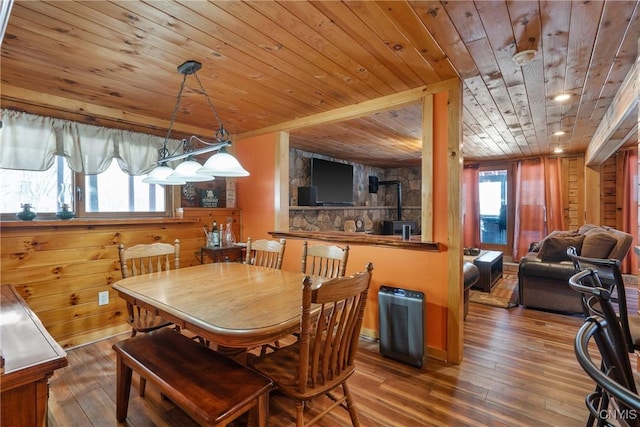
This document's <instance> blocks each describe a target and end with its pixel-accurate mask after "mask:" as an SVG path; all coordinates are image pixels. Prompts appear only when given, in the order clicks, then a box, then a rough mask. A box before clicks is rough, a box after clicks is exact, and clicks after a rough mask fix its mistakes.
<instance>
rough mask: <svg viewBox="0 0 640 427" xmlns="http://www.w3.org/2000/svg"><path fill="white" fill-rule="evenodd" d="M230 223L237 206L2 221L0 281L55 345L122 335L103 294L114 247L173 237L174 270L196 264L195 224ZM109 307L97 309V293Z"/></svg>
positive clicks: (121, 323)
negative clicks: (164, 214) (174, 213)
mask: <svg viewBox="0 0 640 427" xmlns="http://www.w3.org/2000/svg"><path fill="white" fill-rule="evenodd" d="M227 217H231V218H233V220H234V232H235V235H236V238H237V239H238V240H239V241H240V240H241V239H242V238H243V236H242V235H241V229H242V215H241V212H240V210H239V209H204V208H203V209H199V208H185V209H184V219H182V220H180V219H132V220H110V221H107V220H102V221H100V220H82V219H74V220H71V221H68V222H66V221H65V222H62V221H33V222H19V221H10V222H2V223H0V231H1V233H2V240H1V242H0V251H1V252H0V261H1V263H0V274H1V281H2V284H11V285H13V286H14V287H15V288H16V289H17V291H18V292H19V293H20V295H21V296H22V297H23V298H24V300H25V301H26V302H27V304H28V305H29V306H30V307H31V309H32V310H33V311H34V312H35V313H36V314H37V315H38V317H39V318H40V320H41V321H42V323H43V324H44V326H45V328H47V330H48V331H49V333H50V334H51V336H52V337H53V338H54V339H55V340H56V341H57V342H58V343H59V344H60V345H62V346H63V347H65V348H68V347H73V346H76V345H80V344H84V343H87V342H91V341H94V340H97V339H101V338H104V337H106V336H109V335H112V334H115V333H119V332H123V331H126V330H128V325H127V323H126V319H125V316H126V308H125V305H124V302H123V301H122V300H121V299H120V298H118V296H117V294H116V293H115V292H114V291H113V290H112V289H111V284H112V283H114V282H115V281H117V280H119V279H120V278H121V274H120V265H119V262H118V250H117V247H118V245H119V244H120V243H123V244H124V245H126V246H131V245H135V244H140V243H153V242H173V241H174V240H175V239H176V238H177V239H180V242H181V247H180V258H181V261H180V266H181V267H187V266H191V265H196V264H199V263H200V261H199V259H198V258H197V256H196V253H197V254H199V253H200V247H202V245H203V244H204V242H205V236H204V232H203V229H202V227H203V225H207V227H210V226H211V223H212V221H213V220H214V219H215V220H216V221H218V223H225V222H226V218H227ZM101 291H109V304H107V305H102V306H100V305H98V292H101Z"/></svg>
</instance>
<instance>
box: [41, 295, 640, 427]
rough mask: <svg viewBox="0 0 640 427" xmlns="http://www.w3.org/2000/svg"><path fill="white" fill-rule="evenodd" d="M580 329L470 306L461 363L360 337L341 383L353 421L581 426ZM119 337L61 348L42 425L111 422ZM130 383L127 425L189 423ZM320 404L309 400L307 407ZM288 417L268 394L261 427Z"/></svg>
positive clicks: (332, 417)
mask: <svg viewBox="0 0 640 427" xmlns="http://www.w3.org/2000/svg"><path fill="white" fill-rule="evenodd" d="M628 295H630V299H633V301H630V305H631V307H632V308H633V309H636V307H637V288H635V287H634V288H629V290H628ZM581 323H582V319H581V318H579V317H571V316H564V315H560V314H554V313H545V312H541V311H535V310H529V309H523V308H522V307H516V308H512V309H508V310H507V309H502V308H495V307H489V306H484V305H479V304H473V303H472V304H471V306H470V313H469V316H468V317H467V320H466V322H465V349H464V350H465V358H464V361H463V362H462V363H461V364H460V365H449V364H446V363H443V362H439V361H437V360H433V359H429V360H428V361H427V363H426V365H425V366H424V367H423V368H422V369H418V368H415V367H412V366H409V365H405V364H402V363H400V362H396V361H394V360H391V359H387V358H384V357H382V356H381V355H380V353H379V351H378V344H377V343H376V342H372V341H369V340H361V347H360V350H359V353H358V365H357V370H356V373H355V374H354V376H353V377H352V378H351V379H350V385H351V390H352V393H353V394H354V399H355V401H356V405H357V407H358V411H359V415H360V420H361V422H362V425H364V426H480V425H486V426H565V427H569V426H583V425H584V424H585V421H586V419H587V409H586V408H585V404H584V397H585V395H586V394H587V393H588V392H590V391H592V390H593V388H594V385H593V383H592V381H591V380H590V379H589V378H588V377H587V375H586V374H585V373H584V372H583V370H582V369H581V368H580V366H579V365H578V363H577V361H576V358H575V356H574V352H573V339H574V336H575V333H576V331H577V329H578V327H579V326H580V324H581ZM126 337H127V334H125V335H120V336H117V337H113V338H110V339H107V340H103V341H100V342H97V343H94V344H90V345H87V346H84V347H80V348H76V349H73V350H70V351H68V357H69V366H68V367H66V368H64V369H61V370H58V371H56V373H55V374H54V376H53V377H52V378H51V380H50V385H51V386H50V396H49V426H50V427H57V426H113V425H115V424H117V423H116V421H115V380H116V378H115V355H114V352H113V350H112V349H111V346H112V344H113V343H114V342H116V341H117V340H120V339H124V338H126ZM632 357H633V360H632V364H633V366H634V369H635V366H636V361H635V356H632ZM137 386H138V378H137V375H134V390H132V392H131V402H130V406H129V417H128V419H127V424H126V425H129V426H136V427H139V426H153V425H156V426H180V427H184V426H193V425H195V423H194V422H193V421H192V420H191V419H190V418H189V417H188V416H187V415H186V414H184V413H183V412H182V411H181V410H180V409H178V408H175V407H174V406H173V405H172V404H171V403H170V402H168V401H166V400H163V399H162V398H161V397H160V395H159V393H158V392H157V390H155V389H154V387H153V386H152V385H150V384H149V385H147V394H146V396H145V397H144V398H140V397H139V396H138V393H137ZM194 398H197V396H194ZM323 405H324V402H323V401H321V400H317V401H314V402H313V404H312V410H318V409H320V408H321V407H322V406H323ZM293 412H294V411H293V405H292V404H291V403H290V401H288V400H287V399H285V398H284V397H282V396H277V395H276V396H272V399H271V416H270V419H269V422H270V424H269V425H271V426H290V425H293V424H294V423H293V421H292V420H293V419H294V418H293V417H292V416H293ZM123 425H125V424H123ZM318 425H321V426H329V427H333V426H345V425H350V423H349V419H348V415H347V413H346V411H343V410H340V409H337V410H334V411H333V412H332V413H330V414H329V415H328V416H326V417H325V418H324V420H323V421H322V422H321V423H319V424H318Z"/></svg>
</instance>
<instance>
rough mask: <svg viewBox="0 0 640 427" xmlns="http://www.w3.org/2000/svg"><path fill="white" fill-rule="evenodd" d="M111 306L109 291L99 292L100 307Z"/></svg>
mask: <svg viewBox="0 0 640 427" xmlns="http://www.w3.org/2000/svg"><path fill="white" fill-rule="evenodd" d="M107 304H109V291H102V292H98V305H107Z"/></svg>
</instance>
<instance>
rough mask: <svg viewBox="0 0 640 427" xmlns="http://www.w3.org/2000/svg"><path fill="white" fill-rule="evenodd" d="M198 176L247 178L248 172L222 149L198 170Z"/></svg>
mask: <svg viewBox="0 0 640 427" xmlns="http://www.w3.org/2000/svg"><path fill="white" fill-rule="evenodd" d="M198 174H203V175H213V176H228V177H239V176H249V172H247V171H246V170H245V169H244V168H243V167H242V166H241V165H240V162H238V160H237V159H236V158H235V157H233V156H232V155H231V154H229V153H227V152H225V151H224V149H223V150H220V152H218V153H216V154H214V155H213V156H211V157H209V160H207V161H206V162H205V164H204V165H203V166H202V167H201V168H200V169H199V170H198Z"/></svg>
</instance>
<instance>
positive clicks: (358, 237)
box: [269, 231, 445, 252]
mask: <svg viewBox="0 0 640 427" xmlns="http://www.w3.org/2000/svg"><path fill="white" fill-rule="evenodd" d="M269 234H271V235H272V236H273V237H274V238H279V239H280V238H284V239H286V238H291V239H310V240H319V241H324V242H333V243H358V244H364V245H372V246H390V247H394V248H401V249H413V250H421V251H435V252H440V251H442V250H444V249H445V245H443V244H442V243H439V242H423V241H421V240H420V236H411V239H410V240H402V237H401V236H397V235H392V236H391V235H381V234H367V233H348V232H345V231H324V232H323V231H270V232H269Z"/></svg>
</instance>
